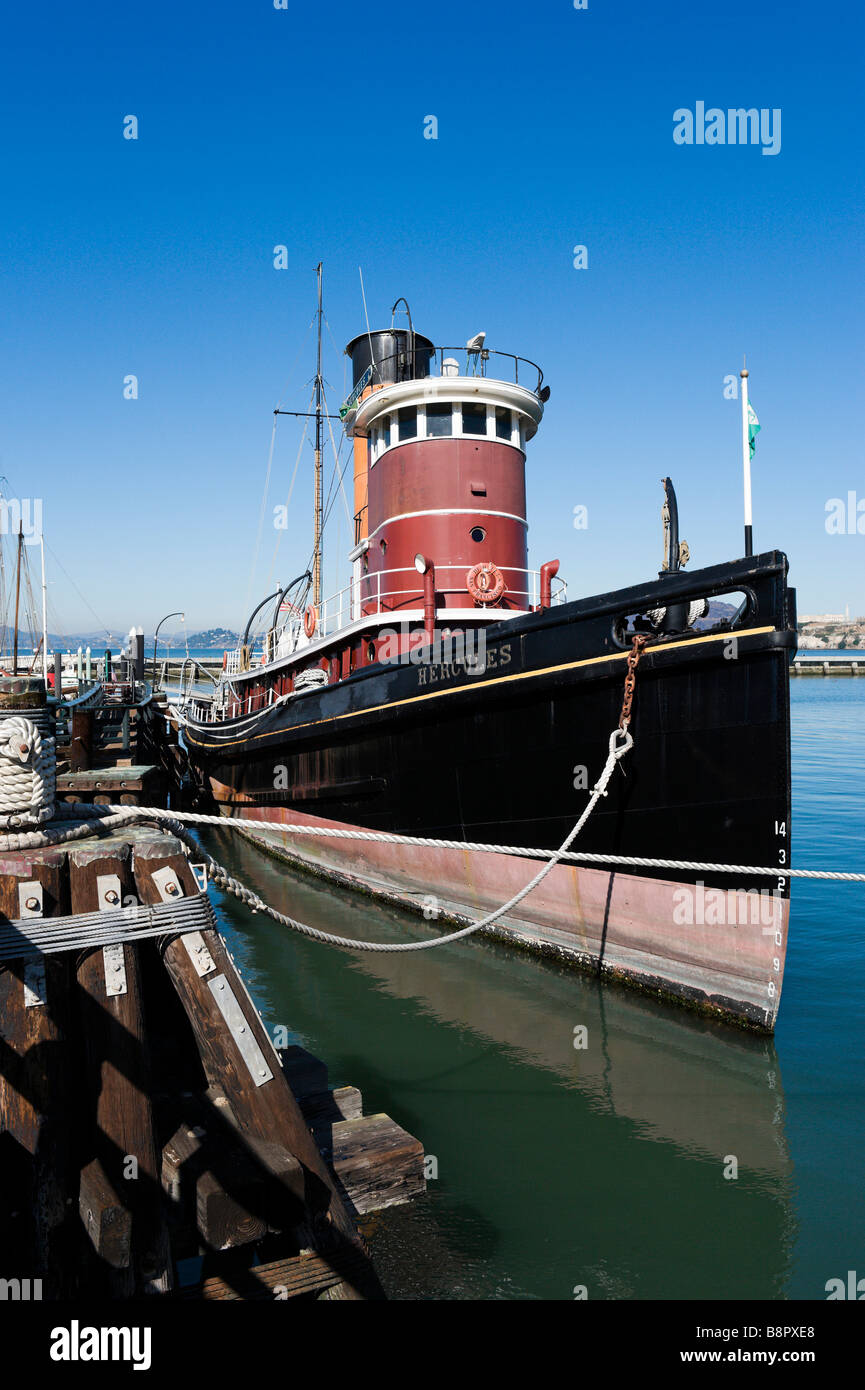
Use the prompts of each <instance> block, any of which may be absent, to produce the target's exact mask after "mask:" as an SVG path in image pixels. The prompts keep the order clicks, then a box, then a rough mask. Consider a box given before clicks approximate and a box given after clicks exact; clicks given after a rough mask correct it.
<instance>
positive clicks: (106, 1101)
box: [70, 844, 172, 1297]
mask: <svg viewBox="0 0 865 1390" xmlns="http://www.w3.org/2000/svg"><path fill="white" fill-rule="evenodd" d="M131 860H132V854H131V846H130V845H129V844H122V845H120V846H116V847H115V846H112V847H110V848H103V847H101V846H99V845H98V844H95V845H89V846H87V847H83V848H80V849H76V850H74V851H73V852H72V853H71V855H70V901H71V907H72V911H73V912H76V913H78V912H93V911H95V910H96V909H97V908H98V907H99V906H100V904H99V894H98V883H97V880H98V879H99V878H100V877H102V876H107V875H114V876H116V877H117V878H118V879H119V881H120V886H119V889H118V894H119V897H120V903H119V904H118V906H119V905H122V904H123V903H127V902H128V901H129V900H130V899H131V900H134V896H135V880H134V878H133V875H132V864H131ZM144 948H146V943H142V947H134V946H131V945H129V944H125V945H124V946H123V947H122V948H120V949H121V951H122V960H123V967H124V972H125V977H126V990H125V992H124V993H122V994H109V993H108V983H109V982H108V981H107V980H106V962H105V957H104V954H103V952H102V951H101V950H97V951H91V952H89V953H87V954H86V955H85V956H83V957H82V958H81V959H80V961H79V963H78V967H77V977H78V984H79V1000H80V1006H81V1015H82V1031H83V1034H84V1037H85V1039H86V1053H87V1062H88V1068H87V1070H88V1075H87V1082H88V1085H89V1089H90V1096H91V1113H90V1119H91V1121H92V1122H93V1124H94V1133H93V1152H92V1155H91V1156H92V1157H94V1158H96V1159H98V1160H99V1162H100V1164H101V1166H102V1169H103V1171H104V1173H105V1176H106V1178H107V1180H108V1182H109V1183H110V1184H111V1186H112V1187H113V1188H114V1190H115V1192H116V1193H117V1195H118V1197H119V1199H120V1201H121V1202H122V1203H123V1205H124V1206H125V1207H126V1209H127V1210H128V1212H129V1214H130V1217H131V1221H132V1259H131V1261H130V1263H129V1264H128V1265H127V1266H126V1267H121V1268H115V1267H112V1266H111V1265H106V1267H105V1269H104V1270H102V1271H101V1272H102V1273H103V1274H104V1277H105V1282H106V1286H107V1289H108V1291H109V1292H110V1293H111V1295H112V1296H113V1297H131V1296H133V1295H136V1294H140V1293H156V1292H164V1291H165V1290H166V1289H168V1288H170V1287H171V1282H172V1269H171V1254H170V1249H169V1242H168V1233H167V1228H166V1224H165V1216H164V1212H163V1210H162V1191H161V1186H160V1181H159V1177H160V1174H159V1158H158V1151H157V1145H156V1136H155V1131H154V1121H153V1109H152V1105H151V1099H150V1068H149V1063H148V1054H147V1043H146V1029H145V1018H144V1010H143V1005H142V990H141V972H140V963H139V958H138V952H139V951H140V950H141V949H144ZM112 978H113V977H112Z"/></svg>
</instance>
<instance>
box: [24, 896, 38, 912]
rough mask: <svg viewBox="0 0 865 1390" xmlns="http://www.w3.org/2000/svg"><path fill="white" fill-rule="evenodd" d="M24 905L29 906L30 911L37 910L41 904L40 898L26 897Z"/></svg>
mask: <svg viewBox="0 0 865 1390" xmlns="http://www.w3.org/2000/svg"><path fill="white" fill-rule="evenodd" d="M24 906H25V907H26V908H27V911H28V912H35V911H36V909H37V907H38V906H39V899H38V898H26V899H25V901H24Z"/></svg>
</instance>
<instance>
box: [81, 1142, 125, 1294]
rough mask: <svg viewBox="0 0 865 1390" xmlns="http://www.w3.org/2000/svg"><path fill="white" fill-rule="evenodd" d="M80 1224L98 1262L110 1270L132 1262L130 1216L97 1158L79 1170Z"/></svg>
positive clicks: (121, 1267)
mask: <svg viewBox="0 0 865 1390" xmlns="http://www.w3.org/2000/svg"><path fill="white" fill-rule="evenodd" d="M78 1211H79V1214H80V1216H81V1224H82V1225H83V1227H84V1230H85V1232H86V1234H87V1237H88V1239H89V1241H90V1243H91V1245H92V1246H93V1249H94V1250H95V1251H96V1254H97V1255H98V1256H99V1258H100V1259H102V1260H104V1261H105V1263H106V1264H108V1265H110V1266H111V1268H112V1269H123V1270H128V1269H129V1267H130V1265H131V1263H132V1215H131V1212H130V1211H129V1210H128V1208H127V1207H125V1206H124V1205H123V1203H122V1202H121V1200H120V1198H119V1197H118V1195H117V1193H116V1192H115V1191H114V1188H113V1187H112V1186H111V1183H110V1182H109V1181H108V1178H107V1177H106V1176H105V1170H104V1169H103V1167H102V1164H101V1163H100V1162H99V1159H98V1158H93V1159H91V1160H90V1162H89V1163H88V1164H87V1165H86V1166H85V1167H84V1168H82V1170H81V1183H80V1187H79V1190H78Z"/></svg>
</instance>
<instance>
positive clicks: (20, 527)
mask: <svg viewBox="0 0 865 1390" xmlns="http://www.w3.org/2000/svg"><path fill="white" fill-rule="evenodd" d="M23 544H24V523H23V521H19V522H18V568H17V570H16V573H15V636H14V638H13V641H14V644H15V645H14V648H13V656H12V674H13V676H17V675H18V603H19V600H20V598H21V547H22V546H23Z"/></svg>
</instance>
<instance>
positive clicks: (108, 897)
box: [105, 888, 118, 903]
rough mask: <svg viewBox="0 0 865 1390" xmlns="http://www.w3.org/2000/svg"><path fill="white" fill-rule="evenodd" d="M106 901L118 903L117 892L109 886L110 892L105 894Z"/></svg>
mask: <svg viewBox="0 0 865 1390" xmlns="http://www.w3.org/2000/svg"><path fill="white" fill-rule="evenodd" d="M105 901H106V902H107V903H116V902H117V901H118V898H117V894H116V893H115V891H114V889H113V888H109V890H108V892H107V893H106V894H105Z"/></svg>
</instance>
